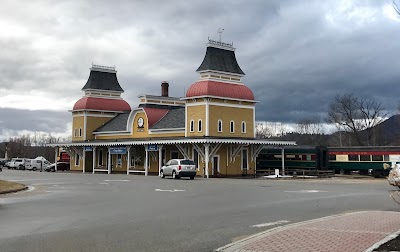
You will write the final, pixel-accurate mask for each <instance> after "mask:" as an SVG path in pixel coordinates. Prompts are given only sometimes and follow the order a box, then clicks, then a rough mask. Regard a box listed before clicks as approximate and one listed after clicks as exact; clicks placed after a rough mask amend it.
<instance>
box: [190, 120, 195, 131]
mask: <svg viewBox="0 0 400 252" xmlns="http://www.w3.org/2000/svg"><path fill="white" fill-rule="evenodd" d="M190 132H194V120H190Z"/></svg>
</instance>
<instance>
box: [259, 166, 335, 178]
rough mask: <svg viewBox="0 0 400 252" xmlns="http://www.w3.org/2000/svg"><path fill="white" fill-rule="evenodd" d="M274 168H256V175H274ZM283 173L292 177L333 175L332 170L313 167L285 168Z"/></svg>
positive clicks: (327, 176)
mask: <svg viewBox="0 0 400 252" xmlns="http://www.w3.org/2000/svg"><path fill="white" fill-rule="evenodd" d="M275 169H276V168H266V169H257V176H269V175H275ZM279 174H280V175H282V169H279ZM285 175H289V176H293V177H306V176H315V177H318V178H329V177H334V176H335V171H334V170H315V169H293V168H292V169H289V168H285Z"/></svg>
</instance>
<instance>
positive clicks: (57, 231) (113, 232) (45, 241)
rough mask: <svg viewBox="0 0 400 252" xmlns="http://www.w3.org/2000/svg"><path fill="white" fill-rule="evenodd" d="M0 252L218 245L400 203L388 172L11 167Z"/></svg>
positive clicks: (2, 202) (5, 175) (0, 209)
mask: <svg viewBox="0 0 400 252" xmlns="http://www.w3.org/2000/svg"><path fill="white" fill-rule="evenodd" d="M0 179H4V180H12V181H18V182H20V183H24V184H26V185H28V186H29V187H30V189H29V190H28V191H25V192H20V193H16V194H10V195H5V196H0V251H2V252H3V251H214V250H215V249H216V248H219V247H222V246H224V245H226V244H229V243H231V242H234V241H237V240H240V239H242V238H245V237H247V236H250V235H254V234H256V233H259V232H262V231H265V230H268V229H271V228H275V227H277V226H283V225H288V224H293V223H297V222H301V221H306V220H311V219H315V218H321V217H325V216H329V215H335V214H344V213H349V212H356V211H370V210H380V211H399V209H400V206H399V205H398V204H397V203H396V202H395V201H394V200H393V199H392V197H391V196H392V195H393V191H395V188H394V187H392V186H390V185H388V183H387V182H386V181H385V180H384V179H380V180H379V179H378V180H377V179H366V180H365V179H363V180H349V179H343V178H340V179H324V180H310V179H307V180H265V179H202V178H196V179H195V180H188V179H180V180H172V179H161V178H159V177H154V176H149V177H144V176H142V175H130V176H127V175H124V174H112V175H107V174H80V173H79V174H78V173H64V172H57V173H45V172H42V173H40V172H31V171H15V170H3V172H1V173H0Z"/></svg>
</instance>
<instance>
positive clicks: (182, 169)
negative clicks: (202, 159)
mask: <svg viewBox="0 0 400 252" xmlns="http://www.w3.org/2000/svg"><path fill="white" fill-rule="evenodd" d="M165 176H172V178H174V179H180V178H181V177H189V178H190V179H194V177H195V176H196V165H195V164H194V162H193V160H190V159H171V160H169V161H168V162H167V163H166V164H165V165H164V166H163V167H161V171H160V177H161V178H165Z"/></svg>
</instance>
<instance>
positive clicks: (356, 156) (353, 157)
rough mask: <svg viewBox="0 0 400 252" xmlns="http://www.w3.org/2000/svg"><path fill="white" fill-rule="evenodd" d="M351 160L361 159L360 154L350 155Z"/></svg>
mask: <svg viewBox="0 0 400 252" xmlns="http://www.w3.org/2000/svg"><path fill="white" fill-rule="evenodd" d="M349 161H360V160H359V159H358V155H349Z"/></svg>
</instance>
